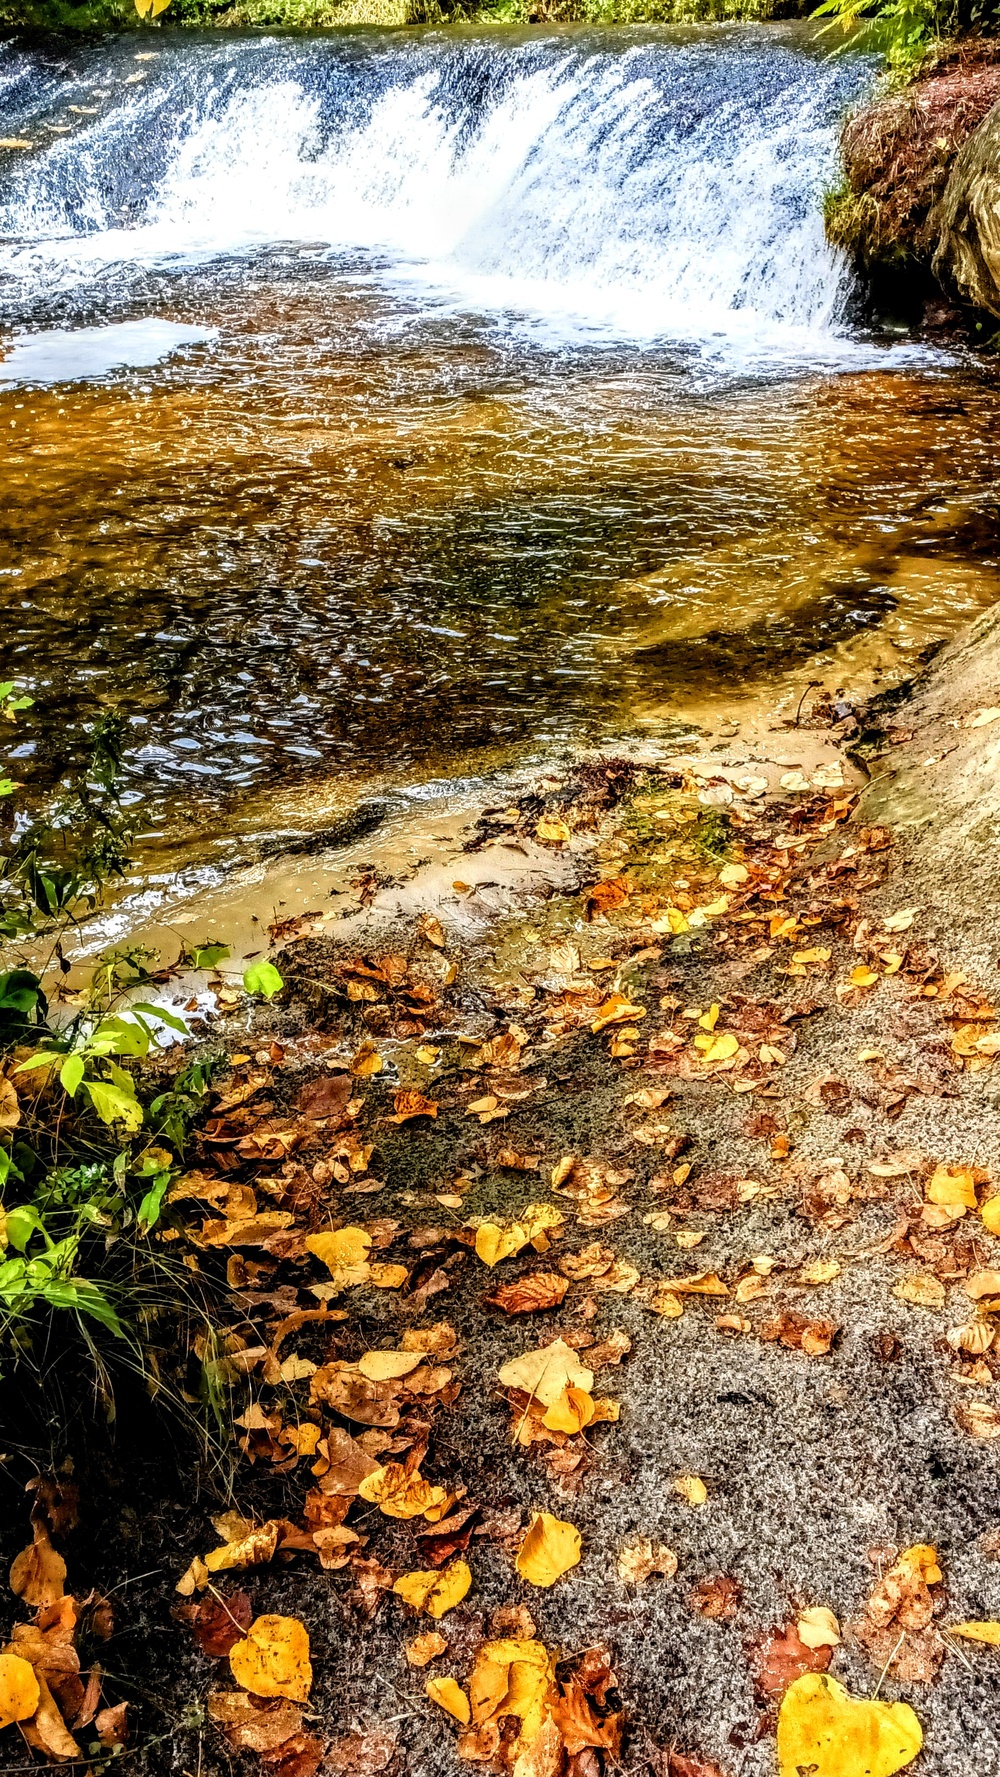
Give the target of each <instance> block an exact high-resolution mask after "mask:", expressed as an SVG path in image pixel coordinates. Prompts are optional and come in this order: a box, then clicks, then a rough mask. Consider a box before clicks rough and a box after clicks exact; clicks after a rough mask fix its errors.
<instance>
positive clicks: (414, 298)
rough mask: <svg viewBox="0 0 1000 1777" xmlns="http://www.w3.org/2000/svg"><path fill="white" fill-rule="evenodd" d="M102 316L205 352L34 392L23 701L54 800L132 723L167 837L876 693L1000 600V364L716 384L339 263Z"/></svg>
mask: <svg viewBox="0 0 1000 1777" xmlns="http://www.w3.org/2000/svg"><path fill="white" fill-rule="evenodd" d="M326 53H329V51H327V52H326ZM60 152H61V153H62V152H64V150H62V149H60ZM769 177H770V174H769ZM85 233H86V231H84V235H82V236H81V237H80V238H81V239H83V238H84V236H85ZM76 238H77V237H75V236H74V240H75V239H76ZM46 250H47V251H48V249H46ZM810 250H811V251H812V250H813V249H810ZM53 251H54V249H53ZM815 251H817V252H820V251H822V248H821V246H820V247H818V248H816V249H815ZM133 270H134V268H133ZM88 275H89V274H88ZM823 275H824V276H826V275H827V274H826V273H824V274H823ZM95 277H96V274H95ZM116 277H117V274H116ZM11 287H12V286H10V285H8V290H10V288H11ZM18 288H20V287H18ZM633 294H634V292H633ZM24 300H25V298H24V295H23V291H22V292H21V294H20V295H19V296H18V302H20V303H21V305H22V306H21V308H19V309H18V310H17V314H18V319H19V321H21V322H22V323H23V322H24V321H25V320H26V319H28V320H30V315H27V316H26V315H25V312H24V309H23V303H24ZM31 300H32V302H33V303H34V304H35V309H34V310H33V311H32V312H34V313H35V314H36V316H37V318H38V319H39V320H45V319H46V318H47V317H48V316H51V318H55V316H54V315H53V314H52V310H51V304H50V305H49V308H48V309H47V308H46V299H45V298H44V296H43V294H39V293H37V292H36V294H35V295H34V296H33V297H32V299H31ZM73 300H74V301H77V300H78V299H77V298H76V297H74V299H73ZM824 300H825V299H824ZM733 301H734V302H736V308H735V310H734V313H738V311H739V304H738V301H736V299H735V298H733ZM79 302H80V303H81V304H82V306H81V308H80V310H79V315H78V318H79V319H80V320H87V321H89V323H90V324H91V325H94V324H95V323H96V322H99V321H100V319H101V317H102V314H107V315H108V317H109V318H112V319H113V320H115V321H116V322H121V321H122V320H129V319H132V320H134V321H137V322H142V323H143V324H146V323H147V322H148V321H150V320H153V321H156V322H158V323H164V324H169V326H170V327H171V328H173V329H175V330H176V329H180V330H183V329H191V330H193V331H192V332H190V333H188V334H187V335H185V334H184V333H183V331H181V332H176V331H175V332H174V333H173V334H172V335H171V336H170V337H171V338H172V340H173V342H174V343H175V344H177V343H178V342H179V350H177V351H175V352H174V353H173V355H172V356H169V357H167V358H164V359H163V360H162V361H161V362H158V363H156V364H155V365H147V367H145V368H132V369H126V370H120V371H112V372H110V373H109V374H107V375H105V376H103V377H102V378H100V380H97V381H89V382H79V381H74V382H64V383H60V384H58V385H55V386H53V385H49V386H15V385H8V386H5V387H3V388H2V389H0V427H2V431H3V437H4V440H5V442H6V449H5V451H4V453H3V456H2V458H0V611H2V617H3V632H2V658H0V673H2V674H3V675H4V676H12V677H16V678H17V679H19V680H26V681H27V682H28V683H29V684H30V685H31V686H32V689H33V690H34V693H35V695H36V697H37V698H38V700H39V703H38V711H37V718H36V719H35V720H34V721H32V720H31V719H30V718H29V720H28V722H27V723H26V724H25V725H24V727H23V729H21V730H19V736H18V738H19V740H20V741H21V745H20V747H19V749H18V750H19V752H20V754H21V758H20V761H19V770H20V773H21V775H22V776H23V777H25V778H26V779H31V778H32V776H35V777H37V778H38V779H39V781H41V780H43V779H46V778H50V777H51V775H52V773H53V771H55V770H57V769H58V767H59V763H60V755H59V743H58V742H53V740H52V734H53V732H54V733H55V734H56V735H57V736H61V735H62V734H69V733H71V732H72V729H73V726H74V725H75V724H78V723H79V722H80V721H81V720H83V719H84V718H85V717H86V716H87V715H88V714H90V713H91V712H92V710H93V707H94V705H95V703H98V704H107V705H110V704H114V705H117V706H119V707H121V708H122V709H123V710H124V711H125V712H126V714H127V716H128V717H129V720H130V722H131V724H132V730H133V735H134V746H133V752H132V755H131V759H130V765H129V770H130V775H131V785H132V791H133V793H134V794H135V796H136V797H137V798H139V799H141V802H142V804H143V811H144V813H143V818H144V820H145V822H146V827H147V831H148V833H149V834H150V836H153V835H157V834H159V835H162V836H164V837H167V838H170V839H172V840H175V839H177V838H178V837H183V836H184V835H185V834H186V833H187V834H189V836H190V840H191V843H192V846H193V847H194V848H196V847H197V844H198V843H199V836H201V835H204V834H205V833H206V832H208V831H209V830H211V829H212V828H213V827H214V826H215V825H216V824H217V823H218V820H219V817H220V814H221V820H222V824H223V825H224V826H233V827H235V828H238V829H241V830H244V831H246V830H250V829H253V828H254V827H260V826H269V827H271V828H281V827H282V826H283V825H284V826H286V827H287V826H289V825H293V824H295V822H294V820H292V818H291V816H290V813H289V811H290V809H291V807H292V805H293V804H295V803H296V798H300V797H301V795H302V792H303V787H304V786H305V787H306V789H308V786H309V785H310V784H316V783H322V784H323V785H325V786H329V785H330V783H331V782H332V783H333V784H334V785H336V784H337V783H338V782H339V783H340V784H342V785H343V786H344V796H345V799H346V800H349V799H350V798H351V797H353V796H354V795H355V794H356V793H357V789H358V786H360V785H364V784H370V783H372V782H373V781H378V782H381V783H385V782H392V781H396V782H402V781H405V780H407V779H409V780H413V779H414V778H415V777H419V776H421V775H429V774H433V773H438V774H455V773H458V772H470V771H471V772H475V771H477V770H481V769H483V768H485V767H486V766H489V765H493V764H495V763H497V762H500V761H502V760H505V759H509V758H511V757H514V756H516V755H517V753H518V751H519V750H523V749H525V748H529V749H531V750H532V751H540V750H549V749H553V748H558V747H560V746H566V745H569V746H575V745H578V744H580V743H582V742H592V741H597V742H600V741H607V740H612V739H614V737H615V736H617V735H621V734H623V733H627V732H634V731H635V729H636V727H637V725H641V727H642V731H643V732H644V733H647V734H648V733H654V734H655V733H656V732H658V731H659V730H658V727H657V725H658V724H659V723H662V722H665V721H666V722H670V721H678V720H679V721H688V720H690V719H691V717H692V715H694V716H695V717H697V716H698V715H700V714H703V713H704V712H705V711H706V710H709V711H711V710H713V709H714V710H716V711H718V710H719V709H723V708H725V709H732V708H733V707H734V704H735V700H738V699H739V698H740V697H741V696H744V695H746V696H750V695H757V694H759V692H760V690H761V687H762V685H767V686H769V687H772V688H774V692H775V695H780V693H781V691H782V690H783V689H786V690H788V691H789V692H791V691H792V690H793V689H794V690H796V691H797V690H798V689H800V688H801V686H802V685H803V684H804V683H805V682H806V680H807V679H808V678H810V677H820V678H822V679H823V680H824V682H825V683H827V684H829V686H830V688H831V689H833V688H834V687H835V686H843V687H845V688H846V689H847V691H848V692H850V691H851V690H852V689H859V688H863V687H865V686H867V685H869V684H870V683H872V681H873V677H877V676H878V675H879V674H883V675H888V676H889V677H892V676H898V675H900V674H901V673H903V672H905V671H907V670H909V669H910V668H911V667H912V664H913V662H914V660H915V659H916V658H917V657H918V656H919V653H920V651H921V650H922V649H923V648H925V647H926V646H927V645H928V644H929V643H931V642H933V641H935V640H937V639H938V638H939V637H941V636H944V635H946V634H948V633H949V632H951V631H952V630H954V628H955V627H957V626H958V625H959V624H960V623H962V622H964V621H966V620H967V619H968V618H969V617H970V616H972V615H973V614H975V612H976V611H978V610H979V609H981V608H982V607H983V605H985V604H987V603H989V602H992V601H993V600H994V599H995V598H996V597H997V595H998V592H1000V579H998V575H1000V539H998V529H997V511H996V482H997V444H996V440H997V438H998V436H1000V429H998V423H997V422H998V417H1000V416H998V399H997V391H996V387H995V377H994V373H993V371H992V369H991V368H990V367H989V366H985V367H982V366H977V365H975V364H949V363H947V362H945V361H943V360H936V359H933V358H930V357H928V358H926V359H925V360H924V361H920V360H919V359H911V360H907V359H905V358H902V359H901V358H900V356H899V354H896V355H895V356H894V355H893V354H892V353H891V352H888V353H887V352H885V351H883V350H880V349H877V348H875V347H873V346H867V347H865V349H864V351H857V352H856V354H855V357H854V358H853V359H852V357H851V351H852V350H853V349H854V348H853V347H852V346H851V345H850V342H849V341H847V342H846V344H845V340H844V337H843V336H842V335H841V336H840V340H839V344H838V341H837V338H836V337H835V336H834V335H830V336H829V339H830V342H831V343H830V349H831V351H834V348H836V351H841V362H840V364H839V369H838V372H837V373H836V374H833V373H831V372H830V371H826V370H824V369H823V368H822V365H821V360H822V356H823V354H822V353H815V354H814V355H813V356H814V361H813V366H812V368H810V367H809V364H808V363H807V362H803V361H802V360H801V358H800V359H798V360H796V364H795V374H794V375H792V374H789V373H788V372H789V365H788V363H785V362H783V361H782V360H781V356H780V353H777V352H776V351H775V350H774V348H773V346H772V347H771V348H769V349H770V350H771V364H770V370H769V371H768V372H767V373H766V374H765V373H764V372H763V371H762V370H761V367H760V365H755V366H754V374H753V375H752V376H751V375H747V374H746V371H745V368H744V369H741V368H740V366H739V364H735V365H734V364H733V363H729V365H728V368H727V367H726V366H725V365H724V366H723V367H722V368H721V369H719V368H718V367H716V370H715V371H713V372H712V373H711V374H708V373H706V370H705V363H706V359H705V355H704V347H705V342H704V341H702V342H701V344H700V345H699V348H698V352H697V353H694V352H693V350H692V349H690V348H689V346H686V345H685V344H684V343H683V342H682V341H679V340H678V339H677V338H672V339H660V340H657V339H655V338H647V339H646V340H644V342H643V344H642V348H641V350H640V349H637V347H636V345H635V343H634V342H633V341H630V340H628V339H621V340H616V339H615V338H614V336H613V333H612V334H610V335H609V333H608V332H607V330H606V329H605V331H604V333H603V334H602V336H601V337H600V338H599V339H595V340H593V341H588V340H587V339H586V338H582V337H581V336H580V334H579V330H578V329H576V330H574V329H567V330H566V331H565V333H564V336H563V337H561V338H554V337H553V335H552V332H551V328H549V329H548V330H547V331H546V332H545V333H544V336H543V335H540V334H538V333H537V332H533V331H532V328H531V327H530V326H526V325H524V324H523V323H524V313H523V312H522V311H519V313H518V314H516V315H514V314H512V315H508V314H507V313H506V311H504V310H502V309H500V310H498V309H496V308H495V307H494V308H492V309H490V308H489V307H488V306H483V307H481V308H479V309H477V308H476V307H475V306H474V305H473V304H472V302H471V300H466V301H464V302H458V301H456V300H455V299H454V297H453V296H452V297H449V298H448V299H447V300H445V298H444V297H443V296H441V295H440V293H439V294H438V295H435V294H434V293H433V292H432V291H429V290H428V289H426V288H424V289H419V288H417V287H416V285H415V283H414V281H413V279H412V278H409V279H408V280H407V281H405V282H400V280H399V279H398V278H393V277H389V276H388V275H387V273H386V269H385V265H384V264H379V263H376V262H375V261H371V262H370V263H368V264H366V265H365V266H359V264H358V262H357V258H356V257H355V260H354V262H353V263H352V264H350V265H348V264H347V263H346V262H345V261H344V259H343V258H342V257H338V256H336V255H333V256H331V255H329V254H328V253H326V252H325V250H324V249H323V246H322V243H321V242H319V243H317V242H311V241H308V242H303V243H302V244H296V243H287V242H286V243H283V244H278V245H276V246H274V247H272V248H271V249H269V250H267V251H264V250H260V249H257V250H255V251H254V252H253V253H252V254H251V253H247V254H244V255H243V256H241V257H239V258H233V257H225V256H217V257H216V258H215V259H214V260H212V261H211V262H210V263H206V262H205V260H204V258H203V259H202V261H201V263H198V264H195V263H194V262H188V261H185V263H184V264H183V265H181V266H179V267H178V266H176V265H163V266H160V267H159V269H157V270H156V272H155V276H154V274H153V272H151V271H149V269H148V267H147V269H146V270H145V271H144V272H143V276H142V279H141V280H140V282H139V284H138V285H137V284H136V282H135V279H134V277H133V275H132V272H129V273H128V275H127V276H126V275H125V274H123V275H122V278H121V279H118V281H116V278H112V279H111V280H110V282H109V283H108V284H107V286H106V288H105V287H104V286H102V285H101V281H100V279H99V278H97V281H96V283H94V284H92V285H88V286H87V289H86V291H85V293H84V295H83V296H82V297H80V298H79ZM12 312H14V311H13V309H12ZM215 330H217V331H215ZM199 336H200V337H199ZM841 348H843V350H841ZM22 349H23V348H22ZM35 349H36V350H43V349H44V346H43V342H42V341H41V340H39V341H38V342H37V345H36V347H35ZM43 724H44V731H43ZM45 735H47V736H48V739H47V740H46V739H45ZM333 797H334V800H336V791H335V790H334V792H333Z"/></svg>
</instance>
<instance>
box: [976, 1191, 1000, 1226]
mask: <svg viewBox="0 0 1000 1777" xmlns="http://www.w3.org/2000/svg"><path fill="white" fill-rule="evenodd" d="M979 1213H980V1215H981V1216H982V1218H983V1226H984V1227H985V1228H986V1230H987V1232H988V1233H990V1234H998V1235H1000V1196H997V1197H990V1198H988V1199H987V1201H986V1202H985V1203H984V1204H983V1206H982V1209H981V1210H980V1211H979Z"/></svg>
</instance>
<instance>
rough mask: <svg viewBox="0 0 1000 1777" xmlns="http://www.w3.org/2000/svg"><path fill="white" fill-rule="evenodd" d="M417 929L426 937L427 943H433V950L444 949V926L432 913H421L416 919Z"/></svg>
mask: <svg viewBox="0 0 1000 1777" xmlns="http://www.w3.org/2000/svg"><path fill="white" fill-rule="evenodd" d="M417 931H418V932H419V933H420V936H421V937H422V938H426V940H427V942H428V944H433V946H434V948H435V950H443V949H444V927H443V926H442V924H441V921H440V920H439V919H437V918H435V916H434V914H433V913H423V914H421V916H420V918H419V919H418V920H417Z"/></svg>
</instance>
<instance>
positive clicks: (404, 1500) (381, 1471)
mask: <svg viewBox="0 0 1000 1777" xmlns="http://www.w3.org/2000/svg"><path fill="white" fill-rule="evenodd" d="M358 1494H359V1496H360V1497H361V1498H362V1499H366V1500H367V1501H368V1502H369V1504H370V1505H377V1506H378V1509H379V1511H380V1512H382V1513H384V1515H385V1517H387V1518H419V1517H421V1516H423V1517H426V1518H429V1519H432V1518H433V1516H434V1514H435V1513H437V1515H438V1516H439V1517H440V1516H441V1515H442V1513H443V1511H444V1509H445V1507H446V1506H447V1504H448V1494H447V1490H446V1489H445V1488H444V1487H433V1486H432V1485H431V1483H430V1482H429V1481H425V1480H424V1477H423V1475H421V1474H419V1473H418V1472H417V1471H416V1470H415V1469H414V1470H413V1472H412V1473H409V1472H408V1471H407V1470H406V1469H405V1468H404V1467H403V1465H402V1463H400V1462H388V1463H386V1464H385V1465H384V1467H382V1468H377V1469H373V1471H372V1473H371V1474H370V1475H366V1476H365V1478H364V1480H363V1481H362V1482H361V1483H360V1485H359V1487H358Z"/></svg>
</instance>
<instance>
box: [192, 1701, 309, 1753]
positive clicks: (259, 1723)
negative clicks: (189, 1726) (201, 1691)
mask: <svg viewBox="0 0 1000 1777" xmlns="http://www.w3.org/2000/svg"><path fill="white" fill-rule="evenodd" d="M207 1703H208V1714H209V1719H210V1720H211V1721H214V1722H216V1723H218V1725H219V1727H221V1729H222V1731H223V1733H224V1734H225V1737H226V1739H227V1740H228V1741H229V1744H230V1745H231V1746H235V1747H237V1748H238V1749H239V1750H240V1751H243V1752H256V1753H261V1754H263V1755H265V1756H266V1755H267V1754H269V1753H272V1752H274V1751H276V1750H277V1748H278V1747H280V1746H284V1745H285V1744H286V1742H287V1741H288V1740H290V1739H291V1737H292V1736H293V1735H294V1734H297V1733H299V1731H300V1730H301V1727H302V1711H301V1709H298V1708H296V1706H295V1704H294V1703H289V1702H287V1701H277V1700H271V1699H268V1700H267V1701H265V1700H264V1698H262V1697H250V1696H248V1695H247V1693H246V1691H213V1692H211V1693H210V1694H209V1696H208V1699H207Z"/></svg>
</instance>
